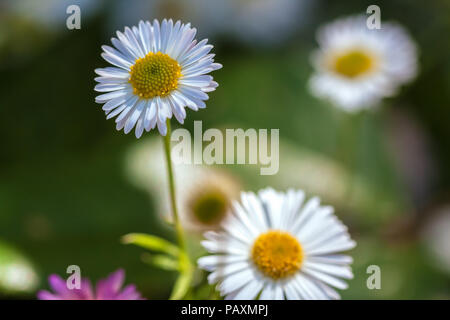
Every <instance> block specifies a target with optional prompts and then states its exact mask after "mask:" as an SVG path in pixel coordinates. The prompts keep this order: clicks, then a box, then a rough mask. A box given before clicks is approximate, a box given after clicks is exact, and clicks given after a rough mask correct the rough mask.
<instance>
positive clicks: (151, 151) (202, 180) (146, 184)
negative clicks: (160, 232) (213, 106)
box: [126, 139, 241, 231]
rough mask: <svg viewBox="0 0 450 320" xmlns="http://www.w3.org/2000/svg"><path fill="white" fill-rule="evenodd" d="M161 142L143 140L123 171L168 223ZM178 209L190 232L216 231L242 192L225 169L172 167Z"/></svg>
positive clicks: (128, 157)
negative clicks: (149, 196)
mask: <svg viewBox="0 0 450 320" xmlns="http://www.w3.org/2000/svg"><path fill="white" fill-rule="evenodd" d="M164 156H165V155H164V152H163V148H162V146H161V143H160V141H156V140H154V139H149V140H146V141H142V142H141V143H139V144H138V145H136V146H135V147H134V148H133V149H132V150H130V152H129V154H128V156H127V160H126V168H127V169H126V170H127V173H128V176H129V178H130V179H131V181H132V182H133V183H134V184H135V185H136V186H138V187H140V188H143V189H145V190H147V191H148V192H149V193H151V195H152V196H153V199H154V200H155V201H156V204H157V209H158V211H159V213H160V215H161V216H162V217H163V219H164V220H167V221H170V220H171V218H172V217H171V215H170V212H171V211H170V201H169V194H168V180H167V176H166V170H167V169H166V166H165V162H164ZM174 174H175V179H176V184H175V188H176V192H177V206H178V211H179V216H180V220H181V223H182V225H183V226H184V227H185V228H186V229H187V230H190V231H203V230H211V229H217V228H218V227H219V225H220V223H221V222H222V220H223V219H225V218H226V217H227V215H228V214H229V212H230V205H231V201H232V200H233V199H236V198H237V197H238V196H239V192H240V189H241V186H240V183H239V181H238V179H236V178H235V177H234V176H232V175H231V174H229V173H227V172H226V171H225V170H219V169H217V168H214V167H207V166H202V165H184V164H180V165H177V164H174Z"/></svg>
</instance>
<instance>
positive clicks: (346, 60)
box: [333, 50, 375, 78]
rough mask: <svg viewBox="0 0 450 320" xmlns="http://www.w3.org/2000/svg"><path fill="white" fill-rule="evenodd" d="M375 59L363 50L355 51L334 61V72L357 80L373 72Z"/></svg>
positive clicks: (339, 56)
mask: <svg viewBox="0 0 450 320" xmlns="http://www.w3.org/2000/svg"><path fill="white" fill-rule="evenodd" d="M374 65H375V63H374V58H373V57H372V56H370V55H369V54H367V53H366V52H364V51H361V50H354V51H350V52H346V53H344V54H341V55H338V56H337V57H335V59H334V66H333V67H334V70H335V71H336V72H337V73H339V74H340V75H343V76H345V77H348V78H356V77H358V76H360V75H363V74H365V73H367V72H369V71H371V70H372V69H373V67H374Z"/></svg>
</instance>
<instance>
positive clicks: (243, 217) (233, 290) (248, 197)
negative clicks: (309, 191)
mask: <svg viewBox="0 0 450 320" xmlns="http://www.w3.org/2000/svg"><path fill="white" fill-rule="evenodd" d="M304 199H305V195H304V193H303V191H301V190H298V191H294V190H289V191H288V192H287V193H280V192H277V191H275V190H273V189H270V188H269V189H264V190H261V191H260V192H259V193H258V195H255V194H253V193H242V196H241V204H239V203H237V202H235V203H234V210H233V213H234V215H230V216H229V218H228V220H226V221H225V222H224V223H223V224H222V227H223V228H224V230H225V231H224V232H214V231H210V232H207V233H205V238H206V239H207V240H205V241H203V242H202V244H203V246H204V247H205V248H206V249H207V250H208V251H209V252H211V253H214V254H215V255H210V256H205V257H202V258H200V259H199V261H198V264H199V266H200V267H201V268H203V269H205V270H207V271H211V272H212V273H211V274H210V275H209V276H208V281H209V282H210V283H216V282H218V283H219V285H218V289H219V290H220V292H221V294H222V295H224V296H226V298H227V299H255V298H259V299H338V298H339V297H340V296H339V294H338V293H337V292H336V291H335V290H334V289H333V288H331V287H336V288H338V289H346V288H347V284H346V282H345V281H343V280H342V279H341V278H344V279H351V278H352V277H353V274H352V271H351V268H350V267H349V264H351V263H352V258H351V257H349V256H346V255H341V254H338V253H339V252H341V251H345V250H349V249H352V248H353V247H354V246H355V242H354V241H353V240H351V238H350V236H349V234H348V232H347V227H346V226H345V225H343V224H342V223H341V222H340V221H339V220H338V219H337V218H336V216H335V215H334V214H333V208H332V207H328V206H326V207H323V206H320V203H319V199H318V198H312V199H310V200H309V201H307V202H306V203H304Z"/></svg>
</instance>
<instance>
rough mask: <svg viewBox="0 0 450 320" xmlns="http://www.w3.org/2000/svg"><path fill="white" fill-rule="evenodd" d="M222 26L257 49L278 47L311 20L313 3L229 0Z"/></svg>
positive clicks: (283, 0) (305, 0)
mask: <svg viewBox="0 0 450 320" xmlns="http://www.w3.org/2000/svg"><path fill="white" fill-rule="evenodd" d="M223 2H224V3H226V6H225V8H224V9H225V10H226V11H224V12H225V14H222V15H219V19H220V18H221V17H222V18H225V19H224V20H223V21H222V25H223V26H224V28H225V31H226V32H231V34H232V35H234V36H236V37H237V38H239V39H241V40H243V41H245V42H248V43H251V44H252V45H256V46H261V45H262V46H264V45H265V46H267V45H276V44H280V43H282V42H283V41H284V40H286V39H287V38H289V36H291V35H292V34H293V32H295V31H296V30H298V29H299V27H300V26H301V25H302V24H304V23H305V21H307V19H308V14H307V12H309V10H310V7H311V6H312V5H313V4H314V1H310V0H229V1H223Z"/></svg>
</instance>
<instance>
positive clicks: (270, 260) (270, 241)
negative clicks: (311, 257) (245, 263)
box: [252, 230, 303, 279]
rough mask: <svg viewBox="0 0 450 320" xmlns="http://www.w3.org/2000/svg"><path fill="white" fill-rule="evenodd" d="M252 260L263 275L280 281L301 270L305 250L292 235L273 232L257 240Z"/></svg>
mask: <svg viewBox="0 0 450 320" xmlns="http://www.w3.org/2000/svg"><path fill="white" fill-rule="evenodd" d="M252 259H253V262H254V263H255V265H256V266H257V267H258V269H259V270H260V271H261V272H262V273H263V274H265V275H266V276H269V277H271V278H272V279H280V278H285V277H288V276H291V275H293V274H294V273H295V272H296V271H298V270H299V269H300V267H301V265H302V261H303V249H302V247H301V245H300V243H299V242H298V240H297V239H296V238H294V237H293V236H292V235H291V234H289V233H287V232H283V231H278V230H271V231H268V232H266V233H263V234H261V235H260V236H259V237H258V238H257V239H256V240H255V243H254V244H253V248H252Z"/></svg>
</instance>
